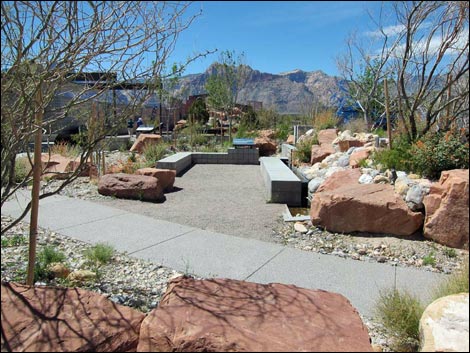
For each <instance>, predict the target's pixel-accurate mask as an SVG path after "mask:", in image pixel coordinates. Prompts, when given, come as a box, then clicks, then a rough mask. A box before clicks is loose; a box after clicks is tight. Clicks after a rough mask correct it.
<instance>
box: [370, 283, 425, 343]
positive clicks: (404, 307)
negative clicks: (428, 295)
mask: <svg viewBox="0 0 470 353" xmlns="http://www.w3.org/2000/svg"><path fill="white" fill-rule="evenodd" d="M375 309H376V312H377V315H378V318H379V319H380V320H381V322H382V324H383V325H384V327H385V328H386V329H387V331H389V332H390V334H391V335H392V347H391V348H392V349H393V351H395V352H416V351H417V349H418V347H419V320H420V319H421V316H422V315H423V312H424V306H423V305H422V304H421V302H420V301H419V300H418V299H417V298H416V297H415V296H413V295H411V294H409V293H407V292H403V293H402V292H399V291H398V290H396V289H389V290H384V291H381V292H380V295H379V299H378V302H377V304H376V307H375Z"/></svg>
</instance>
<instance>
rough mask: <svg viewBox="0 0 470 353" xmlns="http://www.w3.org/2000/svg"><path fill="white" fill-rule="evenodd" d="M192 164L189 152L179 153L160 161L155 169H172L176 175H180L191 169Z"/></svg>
mask: <svg viewBox="0 0 470 353" xmlns="http://www.w3.org/2000/svg"><path fill="white" fill-rule="evenodd" d="M192 164H193V162H192V157H191V152H179V153H175V154H172V155H171V156H168V157H166V158H163V159H160V160H159V161H158V162H157V166H156V167H157V168H159V169H172V170H175V171H176V175H181V174H182V173H183V172H184V171H186V170H187V169H189V168H191V166H192Z"/></svg>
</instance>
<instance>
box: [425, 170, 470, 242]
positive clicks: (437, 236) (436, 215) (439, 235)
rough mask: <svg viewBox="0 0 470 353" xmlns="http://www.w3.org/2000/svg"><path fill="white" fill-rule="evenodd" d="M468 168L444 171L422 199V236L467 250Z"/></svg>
mask: <svg viewBox="0 0 470 353" xmlns="http://www.w3.org/2000/svg"><path fill="white" fill-rule="evenodd" d="M468 179H469V177H468V169H455V170H448V171H444V172H442V173H441V178H440V179H439V182H437V183H433V184H432V186H431V190H430V192H429V195H427V196H425V197H424V200H423V203H424V208H425V211H426V217H425V221H424V236H425V237H426V238H429V239H432V240H434V241H436V242H438V243H440V244H444V245H447V246H450V247H454V248H462V249H468V238H469V237H468V234H469V231H468V228H469V227H468V221H469V220H468V218H469V217H468V202H469V199H468Z"/></svg>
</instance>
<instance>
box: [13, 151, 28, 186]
mask: <svg viewBox="0 0 470 353" xmlns="http://www.w3.org/2000/svg"><path fill="white" fill-rule="evenodd" d="M31 168H32V167H31V163H29V159H28V158H27V157H21V158H18V159H17V160H16V161H15V182H17V183H21V182H23V180H25V178H26V177H27V176H28V175H29V174H30V173H31Z"/></svg>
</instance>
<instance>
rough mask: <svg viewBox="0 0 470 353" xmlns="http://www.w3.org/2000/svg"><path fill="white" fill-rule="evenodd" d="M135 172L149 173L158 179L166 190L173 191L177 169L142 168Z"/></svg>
mask: <svg viewBox="0 0 470 353" xmlns="http://www.w3.org/2000/svg"><path fill="white" fill-rule="evenodd" d="M135 174H137V175H147V176H152V177H154V178H157V179H158V182H159V184H160V185H161V187H162V189H163V190H165V191H172V190H173V184H174V183H175V178H176V171H175V170H171V169H158V168H141V169H137V170H136V172H135Z"/></svg>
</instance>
